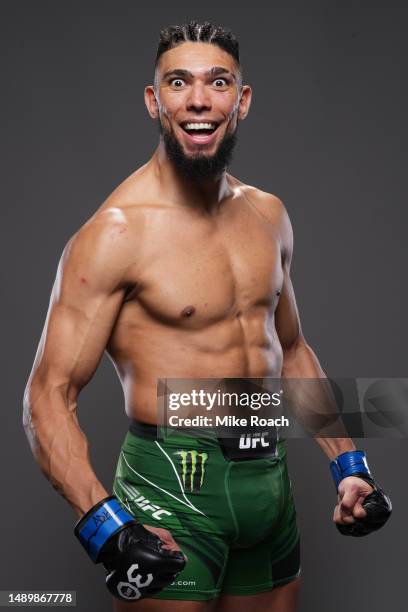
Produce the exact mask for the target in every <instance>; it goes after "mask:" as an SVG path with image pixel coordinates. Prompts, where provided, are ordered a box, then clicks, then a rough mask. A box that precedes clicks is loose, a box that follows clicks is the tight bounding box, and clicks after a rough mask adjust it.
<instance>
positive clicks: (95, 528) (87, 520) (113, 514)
mask: <svg viewBox="0 0 408 612" xmlns="http://www.w3.org/2000/svg"><path fill="white" fill-rule="evenodd" d="M128 523H135V519H134V517H133V516H132V515H131V514H129V512H127V511H126V510H125V509H124V508H123V506H122V505H121V504H120V503H119V500H118V498H117V497H115V495H111V496H110V497H106V498H105V499H102V500H101V501H100V502H98V503H97V504H96V505H95V506H93V507H92V508H91V509H90V510H89V511H88V512H87V513H86V514H85V515H84V516H83V517H82V518H81V519H80V520H79V521H78V522H77V524H76V525H75V530H74V533H75V535H76V537H77V538H78V540H79V541H80V542H81V544H82V546H83V547H84V548H85V550H86V551H87V553H88V555H89V556H90V557H91V559H92V561H94V562H95V563H98V561H99V560H98V557H99V553H100V551H101V549H102V547H103V545H104V544H105V543H106V542H107V541H108V540H109V538H111V537H112V536H113V534H115V533H116V532H117V531H119V530H120V529H122V528H123V527H124V526H125V525H127V524H128Z"/></svg>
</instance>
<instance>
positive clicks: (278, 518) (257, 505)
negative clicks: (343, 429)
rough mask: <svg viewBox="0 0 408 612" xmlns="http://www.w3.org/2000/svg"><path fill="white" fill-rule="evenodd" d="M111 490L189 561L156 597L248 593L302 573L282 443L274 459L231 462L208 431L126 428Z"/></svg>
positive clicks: (261, 589) (196, 598) (193, 596)
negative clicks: (166, 534) (167, 535)
mask: <svg viewBox="0 0 408 612" xmlns="http://www.w3.org/2000/svg"><path fill="white" fill-rule="evenodd" d="M153 429H154V431H155V432H156V428H155V427H154V428H153ZM114 493H115V494H116V495H117V496H118V498H119V499H120V500H121V501H122V503H123V504H124V505H125V507H126V508H127V509H128V510H129V511H130V512H131V513H132V514H133V515H134V516H135V517H136V518H137V519H138V520H139V521H140V522H141V523H143V524H144V525H151V526H152V527H161V528H164V529H168V530H169V531H170V532H171V534H172V536H173V537H174V539H175V540H176V541H177V543H178V544H179V546H180V548H181V549H182V550H183V552H184V553H185V554H186V556H187V558H188V562H187V564H186V567H185V569H184V570H183V572H182V573H181V574H179V576H178V577H177V580H176V582H174V583H173V584H171V585H170V586H168V587H167V588H166V589H164V590H163V591H161V592H160V593H159V594H157V595H156V596H155V598H158V599H180V600H182V599H184V600H207V599H212V598H214V597H217V596H219V595H220V594H222V593H225V594H230V595H251V594H255V593H260V592H263V591H267V590H270V589H272V588H273V587H274V586H278V585H281V584H284V583H286V582H289V581H290V580H293V579H294V578H296V577H297V576H298V575H299V573H300V560H299V533H298V528H297V524H296V512H295V506H294V501H293V496H292V491H291V484H290V480H289V476H288V471H287V464H286V453H285V449H284V445H283V443H281V442H279V443H278V446H277V452H276V456H273V457H269V458H265V459H251V460H245V461H241V460H240V461H234V460H227V459H226V458H225V457H224V454H223V452H222V450H221V448H220V445H219V443H218V441H217V439H216V438H212V437H211V436H209V437H192V436H189V435H182V434H180V433H178V432H177V433H176V434H174V435H171V436H168V437H166V439H165V440H163V439H156V438H155V437H154V436H151V435H149V436H145V435H143V436H141V435H135V434H134V433H131V432H128V433H127V435H126V438H125V440H124V443H123V445H122V449H121V453H120V456H119V460H118V465H117V470H116V475H115V481H114Z"/></svg>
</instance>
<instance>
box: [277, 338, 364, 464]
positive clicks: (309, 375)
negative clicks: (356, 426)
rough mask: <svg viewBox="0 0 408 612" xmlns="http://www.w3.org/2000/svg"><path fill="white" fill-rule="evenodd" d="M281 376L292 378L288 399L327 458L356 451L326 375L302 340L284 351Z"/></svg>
mask: <svg viewBox="0 0 408 612" xmlns="http://www.w3.org/2000/svg"><path fill="white" fill-rule="evenodd" d="M282 377H283V378H286V379H295V380H294V382H292V381H290V382H289V384H288V385H286V386H287V388H288V389H289V393H290V395H291V396H292V397H291V398H290V399H291V403H292V405H293V411H294V413H295V416H296V418H297V419H298V420H299V421H300V422H301V424H302V425H304V426H305V428H306V429H307V430H308V431H309V433H312V435H313V437H314V439H315V440H316V442H317V443H318V444H319V446H320V448H321V449H322V450H323V452H324V453H325V454H326V455H327V457H328V458H329V459H330V460H332V459H334V458H335V457H337V456H338V455H340V454H341V453H344V452H346V451H351V450H355V448H356V447H355V445H354V443H353V441H352V440H351V438H349V437H348V436H347V435H346V434H347V432H346V430H345V428H344V426H343V423H342V421H341V419H340V418H339V412H338V409H337V405H336V402H335V399H334V397H333V395H332V393H331V388H330V386H329V384H328V381H327V377H326V374H325V372H324V371H323V369H322V367H321V365H320V363H319V360H318V359H317V357H316V355H315V353H314V352H313V350H312V349H311V347H310V346H309V345H308V344H307V343H306V342H305V341H304V340H301V341H299V342H297V343H296V344H295V345H294V346H293V347H291V349H290V350H287V351H284V359H283V368H282ZM307 379H311V380H307ZM314 379H315V380H314ZM322 379H323V380H322ZM303 381H305V382H304V383H303ZM321 423H324V426H322V427H321V426H320V424H321ZM322 431H323V432H324V433H325V435H324V437H322V436H321V435H320V436H319V435H317V434H318V433H321V432H322Z"/></svg>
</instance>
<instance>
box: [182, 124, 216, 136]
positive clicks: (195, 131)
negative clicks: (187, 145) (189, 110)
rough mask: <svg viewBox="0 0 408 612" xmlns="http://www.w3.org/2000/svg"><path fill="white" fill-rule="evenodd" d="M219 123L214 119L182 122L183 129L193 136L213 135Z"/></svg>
mask: <svg viewBox="0 0 408 612" xmlns="http://www.w3.org/2000/svg"><path fill="white" fill-rule="evenodd" d="M218 125H219V124H218V123H215V122H213V121H211V122H207V121H203V122H200V123H198V122H196V121H195V122H192V121H184V123H182V124H181V127H182V129H183V130H184V131H185V132H186V133H187V134H188V135H189V136H192V137H196V136H197V137H203V136H211V135H212V134H214V132H215V131H216V129H217V128H218Z"/></svg>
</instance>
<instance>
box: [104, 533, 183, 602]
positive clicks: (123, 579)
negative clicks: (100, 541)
mask: <svg viewBox="0 0 408 612" xmlns="http://www.w3.org/2000/svg"><path fill="white" fill-rule="evenodd" d="M99 559H100V561H102V563H103V565H104V566H105V568H106V570H107V576H106V585H107V587H108V589H109V591H110V592H111V593H112V595H114V596H115V597H117V598H119V599H121V600H122V601H135V600H138V599H140V598H142V597H151V596H152V595H154V594H155V593H158V592H159V591H161V590H162V589H163V588H164V587H165V586H167V585H168V584H170V583H171V582H173V580H174V578H175V577H176V576H177V574H179V573H180V572H181V571H182V569H183V568H184V566H185V564H186V558H185V556H184V555H183V553H182V552H181V551H176V550H168V549H166V548H164V547H163V542H162V540H161V539H160V538H159V537H158V536H157V535H155V534H154V533H152V532H151V531H148V530H147V529H145V527H143V525H140V524H138V523H133V524H128V525H127V526H126V527H124V528H123V529H121V530H120V531H118V532H117V533H115V534H114V535H113V536H112V537H111V538H110V539H109V540H108V541H107V542H106V544H105V545H104V546H103V548H102V550H101V553H100V557H99Z"/></svg>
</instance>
